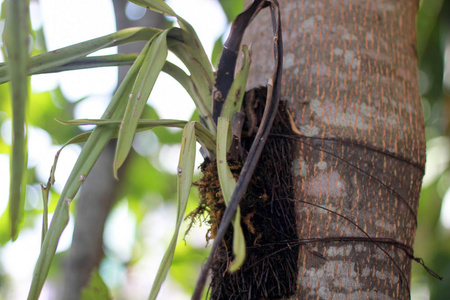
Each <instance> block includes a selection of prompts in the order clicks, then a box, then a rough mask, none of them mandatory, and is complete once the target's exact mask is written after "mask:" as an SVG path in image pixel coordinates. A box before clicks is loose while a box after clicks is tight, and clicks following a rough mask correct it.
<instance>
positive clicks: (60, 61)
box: [0, 27, 161, 83]
mask: <svg viewBox="0 0 450 300" xmlns="http://www.w3.org/2000/svg"><path fill="white" fill-rule="evenodd" d="M160 32H161V30H159V29H153V28H141V27H136V28H127V29H123V30H120V31H117V32H115V33H112V34H109V35H105V36H102V37H99V38H95V39H92V40H89V41H85V42H81V43H78V44H75V45H71V46H67V47H64V48H61V49H57V50H54V51H50V52H46V53H42V54H39V55H36V56H33V57H32V58H30V61H29V73H27V74H37V73H42V72H46V71H48V70H52V69H56V68H58V67H60V66H62V65H65V64H68V63H70V62H72V61H74V60H76V59H79V58H82V57H85V56H86V55H88V54H91V53H93V52H95V51H97V50H100V49H103V48H107V47H113V46H118V45H122V44H126V43H132V42H136V41H142V40H147V41H148V40H149V39H151V38H152V37H153V36H155V35H156V34H158V33H160ZM7 70H8V63H4V64H0V79H1V80H0V83H4V82H7V81H9V80H10V77H9V75H8V71H7Z"/></svg>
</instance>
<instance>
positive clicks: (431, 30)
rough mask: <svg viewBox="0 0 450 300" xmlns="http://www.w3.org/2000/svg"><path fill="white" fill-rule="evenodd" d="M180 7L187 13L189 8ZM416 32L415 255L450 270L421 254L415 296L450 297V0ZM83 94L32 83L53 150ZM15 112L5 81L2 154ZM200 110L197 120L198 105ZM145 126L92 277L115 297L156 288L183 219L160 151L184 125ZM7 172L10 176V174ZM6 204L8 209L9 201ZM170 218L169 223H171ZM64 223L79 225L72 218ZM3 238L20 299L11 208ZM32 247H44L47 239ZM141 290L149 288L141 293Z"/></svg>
mask: <svg viewBox="0 0 450 300" xmlns="http://www.w3.org/2000/svg"><path fill="white" fill-rule="evenodd" d="M211 1H218V3H219V4H220V6H221V7H222V9H223V11H224V13H225V16H226V18H227V21H228V23H230V22H231V21H232V20H233V19H234V17H235V16H236V15H237V14H238V13H239V12H241V11H242V8H243V6H244V4H243V0H211ZM32 2H33V1H32ZM179 13H180V14H181V15H183V12H179ZM417 33H418V47H417V52H418V57H419V73H418V76H419V88H420V92H421V95H422V104H423V110H424V117H425V124H426V138H427V167H426V177H425V179H424V183H423V190H422V196H421V199H420V207H419V214H418V228H417V237H416V241H415V255H416V256H418V257H422V258H423V259H424V260H425V263H426V264H427V266H428V267H430V268H431V269H433V270H434V271H436V272H437V273H439V274H440V275H441V276H443V277H444V280H442V281H439V280H437V279H434V278H433V277H431V276H430V275H429V274H427V272H426V271H425V270H424V269H423V268H422V267H421V266H419V265H418V264H416V263H413V276H412V284H411V285H412V297H413V299H448V297H449V296H450V220H449V219H450V188H449V187H450V168H449V166H450V120H449V117H450V0H426V1H421V3H420V10H419V14H418V17H417ZM225 35H226V33H224V34H223V35H222V36H220V37H219V38H218V39H217V41H216V43H215V45H214V47H213V51H212V54H211V58H212V61H213V63H214V64H216V63H217V61H218V57H219V55H220V51H221V47H222V42H223V39H224V36H225ZM33 37H34V48H33V50H32V55H36V54H39V53H42V52H44V51H46V47H45V45H46V43H45V39H44V34H43V30H42V27H41V28H40V29H35V31H34V33H33ZM84 100H85V99H83V98H82V99H79V100H78V101H75V102H74V101H69V100H67V99H66V97H65V95H64V94H63V92H62V91H61V89H60V88H59V87H58V86H57V87H56V88H53V89H51V90H49V91H44V92H35V91H33V90H32V95H31V101H30V102H29V110H28V112H29V113H28V122H29V127H30V130H33V131H37V132H40V134H39V135H38V136H39V137H41V138H42V139H44V140H45V139H48V143H49V145H52V148H51V151H53V152H52V153H55V152H56V149H58V146H60V145H62V144H63V143H64V142H65V141H67V140H69V139H70V138H71V137H73V136H74V135H76V134H77V133H80V132H81V129H79V128H77V127H71V126H62V125H58V124H57V123H56V122H55V121H54V119H53V118H54V117H58V118H59V119H63V120H70V119H74V116H75V114H74V111H75V110H76V108H77V106H78V105H80V104H82V103H83V101H84ZM144 114H145V117H146V118H158V114H157V112H156V110H155V109H154V108H153V107H151V106H150V105H149V106H148V107H147V108H146V111H145V113H144ZM10 115H11V111H10V103H9V86H8V85H7V84H4V85H0V163H1V162H2V160H3V161H4V159H7V158H6V157H7V155H8V153H9V151H10V134H9V131H10V124H11V123H10ZM192 118H193V119H197V116H196V115H195V113H194V115H193V116H192ZM139 135H140V137H139V142H138V143H136V144H135V148H134V151H133V154H132V155H131V157H130V159H129V161H128V165H127V167H126V169H125V173H124V174H122V175H121V180H120V181H118V182H117V184H118V185H119V188H118V192H117V195H116V198H117V201H116V204H115V207H114V208H113V210H112V212H111V214H110V217H109V219H108V220H107V223H106V229H105V233H104V234H105V247H104V248H105V249H104V252H105V257H104V258H103V260H102V263H101V264H100V267H99V274H100V275H101V276H94V277H93V278H94V279H93V280H103V281H104V282H105V283H106V284H107V286H108V288H109V290H110V292H111V293H112V295H113V296H114V298H115V299H136V297H138V298H141V297H142V296H144V297H146V291H147V292H148V291H149V289H150V285H151V282H152V278H149V275H148V273H149V272H148V270H149V269H154V271H153V272H154V273H155V272H156V269H157V265H158V264H159V261H160V259H161V256H162V254H163V252H164V250H165V247H166V245H167V244H168V241H169V239H170V233H171V230H172V229H171V226H173V223H174V219H175V205H176V204H175V201H174V200H175V198H176V189H175V182H176V177H175V176H176V175H175V174H174V172H175V169H174V170H173V171H172V172H169V171H167V168H165V167H164V166H163V164H164V162H162V161H161V159H162V158H163V157H165V156H164V152H170V151H172V149H175V150H177V149H178V148H177V147H178V146H177V144H178V143H179V141H180V139H181V132H180V131H175V130H168V129H165V128H158V129H155V130H154V131H153V132H147V133H140V134H139ZM30 144H31V143H30ZM34 150H36V149H33V148H32V149H30V151H31V152H33V151H34ZM39 151H42V150H41V149H39ZM44 151H50V150H49V149H47V150H44ZM71 151H73V152H74V153H77V151H79V148H77V146H74V147H72V149H71ZM38 155H39V154H38ZM52 155H53V154H52ZM173 159H174V160H175V161H176V160H177V159H178V158H177V156H175V157H174V158H173ZM1 166H4V164H2V165H1ZM36 166H37V162H33V161H31V162H30V163H29V169H28V173H29V176H28V187H27V194H28V196H27V199H26V206H25V212H24V214H25V218H24V223H23V224H22V232H21V235H20V236H19V240H20V239H26V236H27V235H26V234H24V232H26V231H27V229H29V232H32V233H33V234H37V233H39V229H37V230H36V228H39V226H40V222H41V218H42V209H43V208H42V203H41V201H42V200H41V196H40V186H39V185H40V184H42V183H45V182H46V179H42V178H39V176H37V170H36ZM48 171H50V165H49V166H48ZM1 181H5V179H4V178H2V179H1ZM7 188H8V183H7V182H6V183H2V184H1V186H0V189H1V190H2V193H5V189H7ZM59 191H60V189H59V190H58V188H54V189H52V192H51V198H50V199H51V201H50V211H52V210H53V209H54V206H55V205H56V201H57V199H58V198H59V194H58V193H59ZM196 196H197V195H196V192H194V191H193V192H192V193H191V199H190V202H189V205H190V207H189V208H188V211H192V210H193V209H194V208H195V207H196V203H197V200H196ZM75 204H76V202H75ZM73 207H74V206H72V212H73V216H72V219H74V218H76V215H75V214H76V213H75V211H76V210H75V209H74V208H73ZM0 208H1V209H2V210H0V213H2V212H3V209H4V207H0ZM445 212H446V213H447V214H446V215H445ZM117 226H119V227H122V228H121V229H124V228H125V229H127V230H128V234H126V235H125V236H123V235H120V236H119V239H121V240H120V241H119V245H117V241H116V244H115V243H114V241H111V236H112V237H116V238H117V236H115V233H117V231H115V229H117ZM167 226H168V228H165V227H167ZM33 228H34V229H33ZM196 228H198V226H197V227H196ZM72 230H73V226H72ZM66 231H69V234H71V232H70V226H69V228H68V229H66ZM205 234H206V229H198V230H194V232H193V233H192V234H191V237H187V240H188V241H187V243H185V242H183V241H182V240H180V242H179V243H180V247H177V250H176V253H175V258H174V261H173V264H172V268H171V270H170V273H169V278H168V282H166V284H164V285H163V290H164V289H167V290H171V292H172V293H175V295H177V296H176V297H177V299H188V298H189V295H190V294H191V293H192V290H193V287H194V285H195V281H196V277H197V274H198V272H199V269H200V267H201V264H202V263H203V262H204V259H205V257H206V255H207V251H208V249H207V248H206V247H205V239H204V235H205ZM108 236H109V237H108ZM38 240H39V239H38V238H35V239H33V240H30V239H29V240H27V243H30V242H37V241H38ZM0 244H1V247H0V299H19V298H16V296H17V292H16V291H15V289H17V288H18V286H19V287H20V285H23V284H25V286H21V287H20V288H22V289H28V282H25V283H24V282H19V283H17V282H14V281H15V280H17V278H16V277H14V276H13V275H12V274H11V272H10V271H9V269H8V268H5V264H7V259H8V254H7V253H6V251H4V249H5V248H6V246H8V245H9V244H11V242H10V241H9V228H8V223H7V213H5V212H3V214H2V215H1V217H0ZM69 244H70V243H69ZM33 247H34V248H36V247H39V244H37V245H34V246H33ZM35 250H36V249H35ZM30 251H31V250H30ZM67 251H68V250H67V249H63V250H62V251H59V252H58V254H57V256H56V257H55V261H54V263H53V265H52V269H51V273H50V275H49V280H48V283H47V284H46V287H45V289H44V293H43V295H42V299H56V295H57V290H58V288H57V287H58V285H60V283H61V281H62V280H63V275H62V274H63V272H62V268H63V264H64V263H63V262H64V259H65V258H66V256H67ZM33 257H35V256H33ZM151 276H154V274H153V275H151ZM99 278H101V279H99ZM139 289H140V290H142V291H143V292H142V293H144V294H139V291H138V290H139ZM172 295H174V294H172Z"/></svg>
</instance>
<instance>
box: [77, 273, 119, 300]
mask: <svg viewBox="0 0 450 300" xmlns="http://www.w3.org/2000/svg"><path fill="white" fill-rule="evenodd" d="M109 299H112V296H111V293H110V292H109V289H108V287H107V286H106V284H105V282H104V281H103V279H102V277H101V276H100V274H99V273H98V269H96V270H94V271H92V272H91V279H90V280H89V285H88V286H87V287H85V288H83V289H82V291H81V300H109Z"/></svg>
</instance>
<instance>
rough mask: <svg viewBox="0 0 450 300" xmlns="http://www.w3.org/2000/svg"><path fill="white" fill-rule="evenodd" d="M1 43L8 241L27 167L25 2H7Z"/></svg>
mask: <svg viewBox="0 0 450 300" xmlns="http://www.w3.org/2000/svg"><path fill="white" fill-rule="evenodd" d="M6 15H7V17H6V24H5V32H4V34H3V40H4V43H5V46H6V52H7V55H8V57H7V59H8V61H9V63H8V68H7V69H6V70H5V71H6V72H7V73H8V74H9V76H10V78H11V105H12V147H11V150H12V152H11V167H10V193H9V195H10V196H9V218H10V226H11V238H12V239H13V240H15V239H16V238H17V236H18V234H19V223H20V221H21V219H22V213H23V206H24V203H25V201H24V200H25V187H26V177H25V175H26V168H27V154H26V148H27V133H26V131H25V126H26V119H25V115H26V108H27V102H28V81H27V74H28V57H29V54H28V49H29V38H28V36H29V34H30V31H29V30H30V23H29V22H30V16H29V15H30V13H29V4H28V1H27V0H14V1H13V0H8V1H7V3H6Z"/></svg>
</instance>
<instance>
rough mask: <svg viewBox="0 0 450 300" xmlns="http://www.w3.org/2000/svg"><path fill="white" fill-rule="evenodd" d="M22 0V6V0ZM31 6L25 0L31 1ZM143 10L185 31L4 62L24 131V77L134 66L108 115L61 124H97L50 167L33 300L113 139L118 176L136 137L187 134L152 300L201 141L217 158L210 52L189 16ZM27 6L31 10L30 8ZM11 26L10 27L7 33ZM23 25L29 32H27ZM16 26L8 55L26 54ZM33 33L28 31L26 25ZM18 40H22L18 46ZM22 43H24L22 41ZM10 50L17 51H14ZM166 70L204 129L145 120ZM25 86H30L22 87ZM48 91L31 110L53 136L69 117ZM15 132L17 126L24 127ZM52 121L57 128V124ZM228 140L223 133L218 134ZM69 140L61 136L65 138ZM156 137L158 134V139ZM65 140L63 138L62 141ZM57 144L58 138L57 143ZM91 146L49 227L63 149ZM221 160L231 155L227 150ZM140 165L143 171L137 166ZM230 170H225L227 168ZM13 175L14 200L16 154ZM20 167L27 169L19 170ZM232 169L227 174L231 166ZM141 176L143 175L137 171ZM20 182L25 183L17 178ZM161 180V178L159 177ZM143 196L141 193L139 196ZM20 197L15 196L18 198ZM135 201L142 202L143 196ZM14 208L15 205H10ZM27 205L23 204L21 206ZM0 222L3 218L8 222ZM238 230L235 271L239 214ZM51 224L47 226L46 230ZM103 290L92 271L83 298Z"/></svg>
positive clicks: (133, 31) (117, 37)
mask: <svg viewBox="0 0 450 300" xmlns="http://www.w3.org/2000/svg"><path fill="white" fill-rule="evenodd" d="M18 2H20V1H18ZM25 2H26V1H23V2H22V5H24V4H23V3H25ZM133 2H135V3H137V4H139V5H143V6H145V7H147V8H150V9H152V10H155V11H158V12H161V13H164V14H166V15H170V16H174V17H176V18H177V20H178V24H179V25H180V28H170V29H167V30H158V29H149V28H130V29H124V30H121V31H118V32H116V33H113V34H109V35H106V36H103V37H100V38H96V39H92V40H90V41H86V42H82V43H78V44H75V45H72V46H68V47H65V48H62V49H59V50H57V51H52V52H44V53H41V54H38V55H36V56H33V57H31V58H28V53H26V54H27V55H26V56H24V55H22V57H20V58H18V59H16V60H14V59H13V58H11V60H10V61H8V62H7V63H4V64H0V83H4V82H8V81H11V86H12V94H13V97H12V98H13V99H14V100H13V104H14V102H15V101H16V102H17V103H20V105H21V107H20V110H21V111H19V110H18V109H17V108H14V107H15V106H14V105H13V117H14V119H15V120H18V121H16V122H18V123H17V124H19V123H20V126H21V127H22V128H23V124H24V123H25V120H24V116H25V114H24V111H23V109H24V107H25V104H24V103H25V102H24V101H26V96H20V97H21V99H22V100H20V99H19V100H17V99H18V98H17V96H16V95H15V93H17V91H19V90H21V91H22V92H23V91H26V87H27V86H28V82H27V80H26V77H27V75H31V74H38V73H47V72H59V71H65V70H74V69H80V68H90V67H98V66H111V65H123V64H130V63H132V67H131V68H130V70H129V72H128V73H127V75H126V77H125V79H124V80H123V82H122V83H121V85H120V86H119V88H118V89H117V91H116V93H115V94H114V96H113V98H112V100H111V102H110V103H109V105H108V107H107V109H106V110H105V112H104V114H103V116H102V117H101V119H97V120H88V119H84V120H72V121H62V120H57V121H58V122H60V123H62V124H65V125H76V126H79V125H85V124H94V125H96V127H95V129H94V130H93V131H92V132H84V133H81V134H78V135H76V136H75V137H73V138H71V139H69V140H68V141H67V142H66V143H65V144H64V145H63V147H62V148H61V149H60V150H59V151H58V153H57V155H56V157H55V161H54V165H53V167H52V171H51V175H50V177H49V180H48V182H47V184H46V186H42V193H43V198H44V223H43V230H42V232H43V234H42V238H43V241H42V247H41V252H40V254H39V258H38V261H37V263H36V266H35V270H34V274H33V281H32V284H31V288H30V291H29V295H28V299H37V298H38V297H39V294H40V292H41V289H42V287H43V285H44V282H45V280H46V278H47V275H48V273H49V270H50V267H51V264H52V261H53V258H54V256H55V252H56V248H57V245H58V242H59V238H60V236H61V234H62V232H63V231H64V229H65V227H66V225H67V223H68V221H69V209H70V204H71V202H72V201H73V199H74V198H75V196H76V195H77V193H78V190H79V188H80V186H81V184H82V183H83V182H84V180H85V179H86V177H87V175H88V174H89V172H90V170H91V168H92V167H93V165H94V164H95V162H96V161H97V159H98V157H99V156H100V154H101V152H102V151H103V149H104V148H105V146H106V145H107V143H108V142H109V141H110V140H111V139H112V138H116V137H117V138H118V141H117V146H116V157H115V161H114V168H113V170H114V175H115V176H116V177H117V171H118V168H119V167H120V166H121V165H122V164H123V163H124V161H125V159H126V158H127V157H128V156H129V153H130V151H131V147H132V142H133V140H134V136H135V134H136V133H138V132H141V131H144V130H152V129H154V128H155V127H178V128H184V130H183V135H182V137H181V140H182V144H181V153H180V161H179V165H178V176H177V177H178V186H177V187H178V192H177V218H176V226H175V231H174V234H173V237H172V240H171V241H170V244H169V247H168V249H167V251H166V253H165V255H164V258H163V260H162V262H161V265H160V268H159V270H158V274H157V277H156V279H155V282H154V284H153V287H152V290H151V293H150V298H151V299H154V298H156V295H157V294H158V291H159V289H160V287H161V285H162V283H163V281H164V279H165V277H166V276H167V273H168V270H169V268H170V265H171V263H172V260H173V256H174V252H175V247H176V244H177V240H178V234H179V230H180V226H181V223H182V221H183V218H184V214H185V210H186V207H187V201H188V199H189V193H190V188H191V184H192V180H193V172H194V159H195V149H196V148H195V143H196V141H197V142H199V143H200V144H201V145H202V147H203V149H205V150H208V151H209V152H210V153H211V155H215V153H216V150H217V149H218V148H217V147H218V145H216V135H217V133H216V125H215V124H214V122H213V120H212V117H211V99H212V90H213V84H214V74H213V70H212V67H211V63H210V61H209V60H208V58H207V55H206V54H205V52H204V49H203V46H202V45H201V43H200V41H199V39H198V37H197V35H196V33H195V31H194V29H193V28H192V26H191V25H190V24H189V23H188V22H186V20H184V19H183V18H181V17H180V16H178V15H177V14H176V13H175V12H174V11H173V10H172V9H171V8H170V7H169V6H168V5H167V4H166V3H165V2H163V1H161V0H136V1H133ZM25 4H26V8H28V3H25ZM15 5H16V4H10V2H8V7H12V8H14V9H15ZM23 17H24V16H17V15H15V14H13V13H11V14H8V17H7V24H17V23H20V22H19V21H18V20H19V18H23ZM12 27H13V26H11V25H9V28H12ZM22 27H23V28H22ZM22 27H17V28H19V29H17V28H15V29H14V30H20V32H16V33H17V34H15V35H14V34H13V33H12V32H13V31H11V32H9V33H8V31H6V32H7V35H6V44H7V48H8V47H11V48H8V51H9V52H11V51H13V50H14V49H18V48H17V47H20V49H22V50H23V49H25V48H26V47H24V45H19V44H15V43H16V40H15V39H14V37H15V36H17V37H21V35H23V34H24V33H26V34H27V35H28V32H25V29H24V28H25V27H24V26H22ZM28 29H29V28H28ZM143 40H144V41H147V44H146V46H145V47H144V49H143V50H142V52H141V53H140V54H139V55H138V56H136V55H120V54H119V55H106V56H97V57H96V56H89V57H87V55H89V54H91V53H93V52H95V51H97V50H100V49H103V48H107V47H112V46H117V45H121V44H126V43H132V42H136V41H143ZM17 42H18V41H17ZM22 42H23V41H22ZM10 49H12V50H11V51H10ZM168 51H171V52H173V53H174V54H175V55H177V56H178V57H179V58H180V59H181V61H182V62H183V63H184V64H185V66H186V67H187V68H188V70H189V73H190V75H187V74H186V73H185V72H184V71H183V70H182V69H180V68H179V67H177V66H175V65H173V64H171V63H169V62H166V58H167V54H168ZM244 54H245V60H244V65H243V69H242V70H241V71H240V72H239V75H238V77H237V81H236V83H235V84H234V85H233V86H232V91H233V93H232V95H230V97H229V99H227V100H226V105H225V107H226V108H227V109H226V112H225V115H226V116H229V117H230V116H233V114H234V113H235V112H237V111H239V110H240V108H241V104H242V98H243V91H244V90H245V85H246V81H247V75H248V68H249V63H250V58H249V53H248V51H247V50H246V48H244ZM11 69H15V70H17V72H20V76H18V75H15V73H14V72H11ZM161 71H164V72H166V73H168V74H169V75H171V76H172V77H173V78H175V79H176V80H177V81H178V82H179V83H180V84H181V85H182V86H183V87H184V88H185V89H186V91H187V92H188V93H189V95H190V96H191V98H192V99H193V101H194V103H195V105H196V107H197V110H198V112H199V116H200V117H201V119H202V121H203V124H201V123H199V122H196V121H190V122H187V121H179V120H159V119H157V118H150V119H146V118H144V117H145V116H147V115H150V116H152V115H154V117H156V114H155V113H154V112H153V111H151V110H149V109H148V108H147V106H146V101H145V100H146V99H147V98H148V97H149V95H150V93H151V91H152V89H153V86H154V84H155V82H156V79H157V77H158V75H159V73H160V72H161ZM24 86H25V88H24ZM48 96H49V95H48V93H47V94H46V93H44V94H42V95H38V96H37V97H36V102H35V103H33V105H41V107H40V108H42V109H39V110H38V112H37V113H36V114H34V115H33V116H32V118H31V120H32V121H33V123H36V124H39V126H41V127H42V128H48V130H49V131H50V132H51V131H52V130H53V129H52V123H51V122H52V121H49V120H48V119H47V120H46V121H45V122H43V119H44V118H42V117H41V116H42V115H44V114H45V115H48V114H50V115H54V116H58V117H59V118H61V117H65V116H66V117H67V116H68V115H67V114H65V113H64V112H62V111H61V110H60V109H58V107H56V106H55V105H54V103H52V102H49V97H48ZM17 124H16V125H14V126H13V127H14V128H15V129H16V128H19V126H18V125H17ZM53 124H54V123H53ZM220 135H222V136H220ZM220 135H219V137H221V140H222V141H223V140H225V141H226V140H230V138H231V137H230V133H229V132H228V130H225V131H223V132H222V133H221V134H220ZM22 136H23V139H22V140H20V139H19V140H18V141H15V143H14V144H13V148H14V147H19V148H20V149H19V148H18V149H19V150H17V151H16V150H14V153H18V154H19V156H21V155H22V154H21V153H25V146H24V142H25V141H26V139H25V136H24V135H23V134H22ZM63 136H64V135H61V137H63ZM157 136H158V134H157ZM159 136H160V137H161V141H163V142H169V141H167V140H166V141H164V138H162V137H163V135H162V134H159ZM64 137H65V136H64ZM58 139H59V138H58ZM81 142H85V145H84V147H83V149H82V151H81V153H80V155H79V157H78V160H77V162H76V164H75V166H74V168H73V170H72V172H71V174H70V176H69V179H68V180H67V182H66V184H65V186H64V189H63V191H62V193H61V195H60V197H59V200H58V202H57V204H56V207H55V211H54V215H53V218H52V220H51V223H50V226H48V224H47V214H48V211H49V209H48V207H47V204H46V203H47V202H48V199H49V197H50V195H51V187H52V185H53V184H54V181H55V177H54V174H55V170H56V165H57V161H58V157H59V154H60V152H61V151H62V150H63V149H64V147H65V146H67V145H69V144H72V143H81ZM221 155H225V154H224V153H223V152H222V154H221ZM135 167H136V168H137V166H135ZM223 167H226V166H225V165H223V166H222V168H223ZM12 170H19V172H18V173H17V174H16V175H15V176H16V177H17V176H18V177H17V178H15V177H12V178H13V179H12V182H13V185H12V187H11V189H12V190H11V191H12V192H11V195H13V198H17V197H16V196H17V193H14V192H13V190H16V191H19V192H20V193H23V191H24V188H23V185H22V186H21V185H18V186H15V185H17V183H18V182H21V181H20V180H21V179H22V178H25V177H24V176H23V170H24V160H23V159H20V160H15V159H14V157H13V162H12ZM20 170H22V171H20ZM225 170H226V169H225ZM228 171H229V169H228ZM139 172H142V170H141V171H139ZM228 175H230V174H227V175H223V176H225V177H226V178H221V179H220V180H221V182H223V184H224V186H226V190H227V195H229V196H231V194H232V192H233V189H234V186H235V181H234V179H233V177H231V178H230V177H229V176H228ZM19 179H20V180H19ZM155 182H156V180H155ZM142 193H144V191H142V190H141V191H140V192H139V194H142ZM14 195H16V196H14ZM138 197H139V196H137V197H136V198H138ZM10 203H12V204H14V205H15V206H14V207H13V209H12V212H13V213H12V214H11V216H12V217H11V218H10V220H11V222H12V227H11V228H12V234H13V235H12V236H13V237H14V238H15V237H16V236H17V224H18V220H19V219H18V216H17V211H19V209H18V208H17V207H18V206H17V203H18V202H17V201H11V202H10ZM10 205H11V204H10ZM21 205H22V206H23V204H21ZM2 220H5V219H4V218H2ZM234 225H235V232H237V234H236V242H235V244H234V246H235V247H236V249H235V250H236V251H235V255H236V260H235V261H234V262H233V264H232V266H231V269H232V270H236V269H237V268H239V267H240V265H241V264H242V262H243V259H244V257H245V243H243V236H242V230H241V229H240V230H239V228H240V221H239V215H238V216H237V218H236V219H235V222H234ZM47 227H48V228H47ZM105 288H106V287H105V285H104V283H103V282H102V280H101V278H100V277H99V275H98V273H94V274H93V277H92V278H91V283H90V286H89V287H88V288H87V289H86V290H85V291H84V292H83V296H82V297H83V299H94V298H95V299H108V298H109V294H108V291H107V289H106V290H105Z"/></svg>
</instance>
